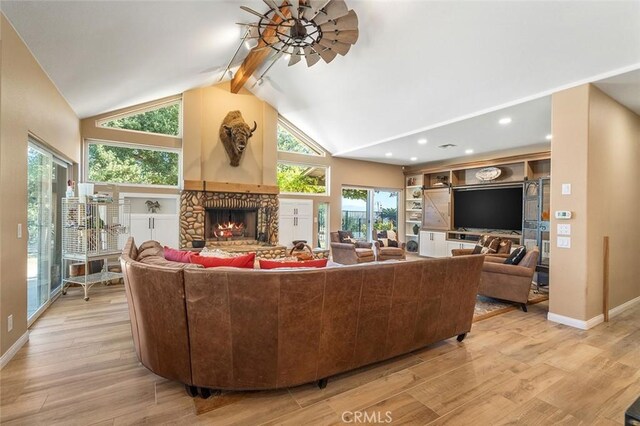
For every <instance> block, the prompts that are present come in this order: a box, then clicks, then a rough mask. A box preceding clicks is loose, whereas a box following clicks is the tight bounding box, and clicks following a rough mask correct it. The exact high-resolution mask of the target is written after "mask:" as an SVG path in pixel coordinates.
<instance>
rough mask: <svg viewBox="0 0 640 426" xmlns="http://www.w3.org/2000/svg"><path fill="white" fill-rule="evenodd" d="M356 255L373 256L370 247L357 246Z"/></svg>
mask: <svg viewBox="0 0 640 426" xmlns="http://www.w3.org/2000/svg"><path fill="white" fill-rule="evenodd" d="M356 255H357V256H358V257H369V256H371V257H373V250H371V249H370V248H357V249H356Z"/></svg>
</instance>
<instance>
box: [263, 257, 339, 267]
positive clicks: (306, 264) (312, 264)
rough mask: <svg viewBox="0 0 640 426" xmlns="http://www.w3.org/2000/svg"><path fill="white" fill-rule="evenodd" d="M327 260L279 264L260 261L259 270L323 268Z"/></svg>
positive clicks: (275, 261) (274, 261)
mask: <svg viewBox="0 0 640 426" xmlns="http://www.w3.org/2000/svg"><path fill="white" fill-rule="evenodd" d="M328 260H329V259H317V260H304V261H302V262H296V261H286V262H279V261H277V260H263V259H260V260H259V262H260V269H276V268H324V267H325V266H327V261H328Z"/></svg>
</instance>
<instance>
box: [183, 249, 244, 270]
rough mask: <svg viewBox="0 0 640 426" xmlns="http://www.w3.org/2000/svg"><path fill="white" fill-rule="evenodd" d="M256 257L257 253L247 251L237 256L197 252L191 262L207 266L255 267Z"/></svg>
mask: <svg viewBox="0 0 640 426" xmlns="http://www.w3.org/2000/svg"><path fill="white" fill-rule="evenodd" d="M255 259H256V254H255V253H247V254H243V255H242V256H237V257H205V256H200V255H198V254H196V253H194V254H192V255H191V263H197V264H199V265H202V266H204V267H205V268H217V267H219V266H233V267H235V268H246V269H253V264H254V261H255Z"/></svg>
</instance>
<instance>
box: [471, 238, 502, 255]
mask: <svg viewBox="0 0 640 426" xmlns="http://www.w3.org/2000/svg"><path fill="white" fill-rule="evenodd" d="M499 245H500V238H498V237H494V236H492V235H489V234H485V235H483V236H481V237H480V239H479V240H478V243H477V244H476V246H475V247H474V248H473V254H491V253H496V252H497V251H498V247H499Z"/></svg>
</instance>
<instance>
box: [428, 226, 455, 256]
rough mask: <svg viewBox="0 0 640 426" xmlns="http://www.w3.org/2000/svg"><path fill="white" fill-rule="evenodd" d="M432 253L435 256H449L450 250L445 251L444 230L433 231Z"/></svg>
mask: <svg viewBox="0 0 640 426" xmlns="http://www.w3.org/2000/svg"><path fill="white" fill-rule="evenodd" d="M432 234H433V241H434V252H435V253H434V255H435V257H447V256H451V252H450V251H447V236H446V234H445V233H444V232H433V233H432Z"/></svg>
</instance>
